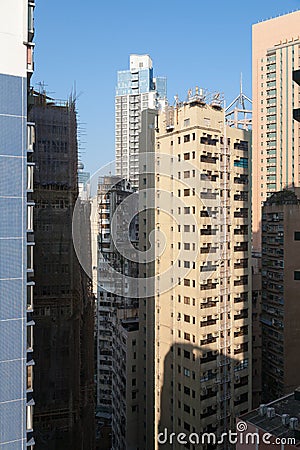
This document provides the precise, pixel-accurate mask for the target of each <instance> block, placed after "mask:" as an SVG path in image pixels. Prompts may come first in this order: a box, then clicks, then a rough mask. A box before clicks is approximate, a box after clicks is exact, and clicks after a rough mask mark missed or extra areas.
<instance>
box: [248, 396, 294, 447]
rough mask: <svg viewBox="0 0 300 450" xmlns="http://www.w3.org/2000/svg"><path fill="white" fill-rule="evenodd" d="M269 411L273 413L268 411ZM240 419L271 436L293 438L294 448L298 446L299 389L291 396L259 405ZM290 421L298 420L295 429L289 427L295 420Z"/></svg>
mask: <svg viewBox="0 0 300 450" xmlns="http://www.w3.org/2000/svg"><path fill="white" fill-rule="evenodd" d="M270 409H274V410H275V411H274V410H273V411H270ZM268 411H269V413H268ZM269 416H273V417H269ZM240 419H242V420H244V421H245V422H248V423H251V424H253V425H255V426H256V427H258V428H260V429H261V430H263V431H266V432H268V433H271V434H272V435H273V436H280V437H285V438H288V437H291V438H295V439H296V446H297V447H298V446H300V427H299V424H300V387H298V388H297V389H296V390H295V392H293V393H292V394H289V395H286V396H285V397H282V398H280V399H278V400H275V401H274V402H271V403H268V404H266V405H261V406H260V407H259V408H258V409H255V410H253V411H250V412H248V413H247V414H244V415H243V416H241V417H240ZM291 419H298V423H296V425H295V427H294V428H295V429H292V427H291V423H292V422H295V420H294V421H291Z"/></svg>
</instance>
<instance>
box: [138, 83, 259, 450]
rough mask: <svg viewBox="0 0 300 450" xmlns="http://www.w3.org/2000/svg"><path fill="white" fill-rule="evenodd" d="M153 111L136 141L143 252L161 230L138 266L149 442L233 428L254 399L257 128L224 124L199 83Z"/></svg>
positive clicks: (144, 434)
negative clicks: (166, 435)
mask: <svg viewBox="0 0 300 450" xmlns="http://www.w3.org/2000/svg"><path fill="white" fill-rule="evenodd" d="M155 116H156V112H155V111H144V112H143V113H142V133H141V140H140V143H141V147H140V148H141V151H144V152H145V153H147V154H148V156H147V157H145V158H144V157H142V156H141V154H140V163H141V164H144V167H143V166H141V174H140V186H141V189H142V186H143V189H145V191H144V192H142V193H141V201H142V202H144V203H145V204H146V202H148V203H147V205H148V207H149V208H150V207H152V210H149V211H147V214H148V216H145V219H143V217H141V220H140V227H139V232H140V249H141V250H143V251H145V250H147V246H149V240H148V239H149V238H148V236H149V233H150V232H151V229H152V228H154V229H155V233H156V235H155V239H153V245H155V260H154V261H153V262H152V264H150V263H147V264H145V265H144V268H143V267H142V266H141V267H140V277H141V278H143V277H144V278H145V280H146V281H145V283H146V286H147V278H149V283H150V284H151V283H152V284H153V290H152V297H150V295H151V291H150V288H151V286H150V284H149V285H148V286H147V289H148V296H149V298H146V299H141V300H140V327H139V333H140V338H139V345H140V350H139V358H140V367H139V370H140V375H139V377H140V379H143V377H144V379H145V380H144V384H143V383H142V382H141V383H140V385H139V395H140V410H139V420H140V421H141V423H140V427H139V430H140V442H141V443H144V446H145V448H147V449H152V448H159V445H158V433H159V432H163V431H164V430H165V429H167V430H172V432H174V433H177V434H178V433H180V432H181V431H182V432H185V433H188V432H193V431H196V432H198V433H203V432H214V433H220V432H222V431H228V429H230V428H231V427H233V423H234V416H235V414H237V413H239V412H240V411H247V410H248V408H249V407H250V406H251V304H250V295H251V274H250V270H249V269H250V267H251V254H250V248H249V241H250V236H251V231H250V196H249V172H248V170H249V161H250V158H251V153H250V152H251V133H250V132H248V131H245V130H241V129H237V128H231V127H228V126H227V125H225V120H224V111H223V109H222V107H221V104H220V102H219V101H218V99H217V98H214V99H209V96H207V97H205V96H204V95H203V91H201V90H198V89H196V92H195V93H192V92H189V96H188V100H187V101H186V102H184V103H181V104H178V105H177V107H175V108H173V107H167V108H166V109H165V110H164V111H163V112H161V113H160V114H159V116H158V121H157V119H156V117H155ZM155 129H157V130H158V131H157V132H155ZM147 137H148V139H147ZM151 146H152V156H153V162H152V168H149V166H148V163H150V164H151V157H150V153H151ZM151 201H152V203H153V204H152V206H151V205H150V203H151ZM149 202H150V203H149ZM145 214H146V213H145ZM151 227H152V228H151ZM143 245H144V248H143ZM153 274H155V280H154V281H152V282H151V279H150V277H151V275H153ZM141 296H142V295H141ZM142 404H145V407H144V408H143V407H142ZM232 429H233V428H232ZM141 445H142V444H141ZM172 448H176V449H177V448H178V449H179V448H182V447H181V446H180V445H179V444H177V445H176V443H174V446H173V447H172ZM190 448H192V446H190ZM222 448H224V447H222Z"/></svg>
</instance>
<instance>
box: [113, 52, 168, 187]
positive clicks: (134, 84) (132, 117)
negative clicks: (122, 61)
mask: <svg viewBox="0 0 300 450" xmlns="http://www.w3.org/2000/svg"><path fill="white" fill-rule="evenodd" d="M166 95H167V82H166V78H164V77H156V78H155V77H154V76H153V67H152V60H151V58H150V56H149V55H130V68H129V70H122V71H119V72H118V81H117V87H116V98H115V102H116V104H115V114H116V117H115V120H116V123H115V150H116V175H117V176H119V177H121V178H125V179H127V180H130V181H131V183H132V184H133V187H135V188H136V187H138V171H139V163H138V154H139V133H140V131H141V111H143V110H144V109H147V108H157V107H158V106H159V104H160V103H161V104H162V103H164V101H165V99H166Z"/></svg>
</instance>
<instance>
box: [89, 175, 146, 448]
mask: <svg viewBox="0 0 300 450" xmlns="http://www.w3.org/2000/svg"><path fill="white" fill-rule="evenodd" d="M133 192H134V191H133V189H132V187H131V184H130V182H129V181H127V180H124V179H122V180H120V178H119V177H116V176H104V177H100V179H99V183H98V190H97V214H96V220H95V222H96V227H97V229H98V238H97V248H98V257H97V284H98V286H97V312H96V367H97V369H96V370H97V418H98V419H99V425H100V429H101V421H102V424H104V423H105V424H106V425H110V426H111V427H112V428H111V431H112V445H113V448H114V449H116V450H121V449H123V448H137V447H136V444H137V436H138V427H137V415H138V406H137V402H138V396H137V391H138V381H139V380H138V376H137V359H138V354H137V347H138V339H137V337H138V329H139V318H138V300H137V298H136V296H132V295H130V290H129V289H128V285H127V280H126V277H136V276H137V263H136V262H134V261H133V260H130V258H126V256H125V255H124V254H122V244H123V243H124V242H125V241H126V236H128V229H127V227H126V225H129V223H128V221H127V220H126V217H125V216H126V208H125V210H122V202H125V201H126V199H128V198H129V197H130V195H131V194H133ZM117 216H118V219H117V221H115V219H116V217H117ZM123 224H126V225H125V227H126V232H125V234H124V233H123V231H124V229H123ZM115 226H116V228H115ZM124 238H125V239H124ZM129 238H130V242H131V244H132V245H133V246H135V245H136V243H137V239H138V226H137V220H133V221H132V223H131V226H130V233H129ZM116 273H118V274H120V275H121V277H120V278H119V277H118V276H116ZM122 276H124V278H122Z"/></svg>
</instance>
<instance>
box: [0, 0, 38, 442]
mask: <svg viewBox="0 0 300 450" xmlns="http://www.w3.org/2000/svg"><path fill="white" fill-rule="evenodd" d="M33 12H34V1H28V0H13V1H10V2H1V4H0V53H1V55H2V56H1V61H0V217H1V219H0V379H1V383H0V447H1V449H3V450H5V449H10V450H20V449H24V450H25V448H26V449H33V446H34V439H33V437H32V431H33V420H32V418H33V405H34V400H33V397H32V396H33V384H32V381H33V365H34V362H33V357H32V351H33V340H32V336H33V324H34V322H33V320H32V318H31V316H32V310H33V284H34V283H33V260H32V255H33V245H34V242H33V202H32V197H31V196H32V190H33V164H32V152H33V150H34V126H33V125H32V124H30V123H28V118H27V111H28V87H29V85H30V78H31V75H32V72H33V46H34V44H33V42H32V40H33V36H34V25H33Z"/></svg>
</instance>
